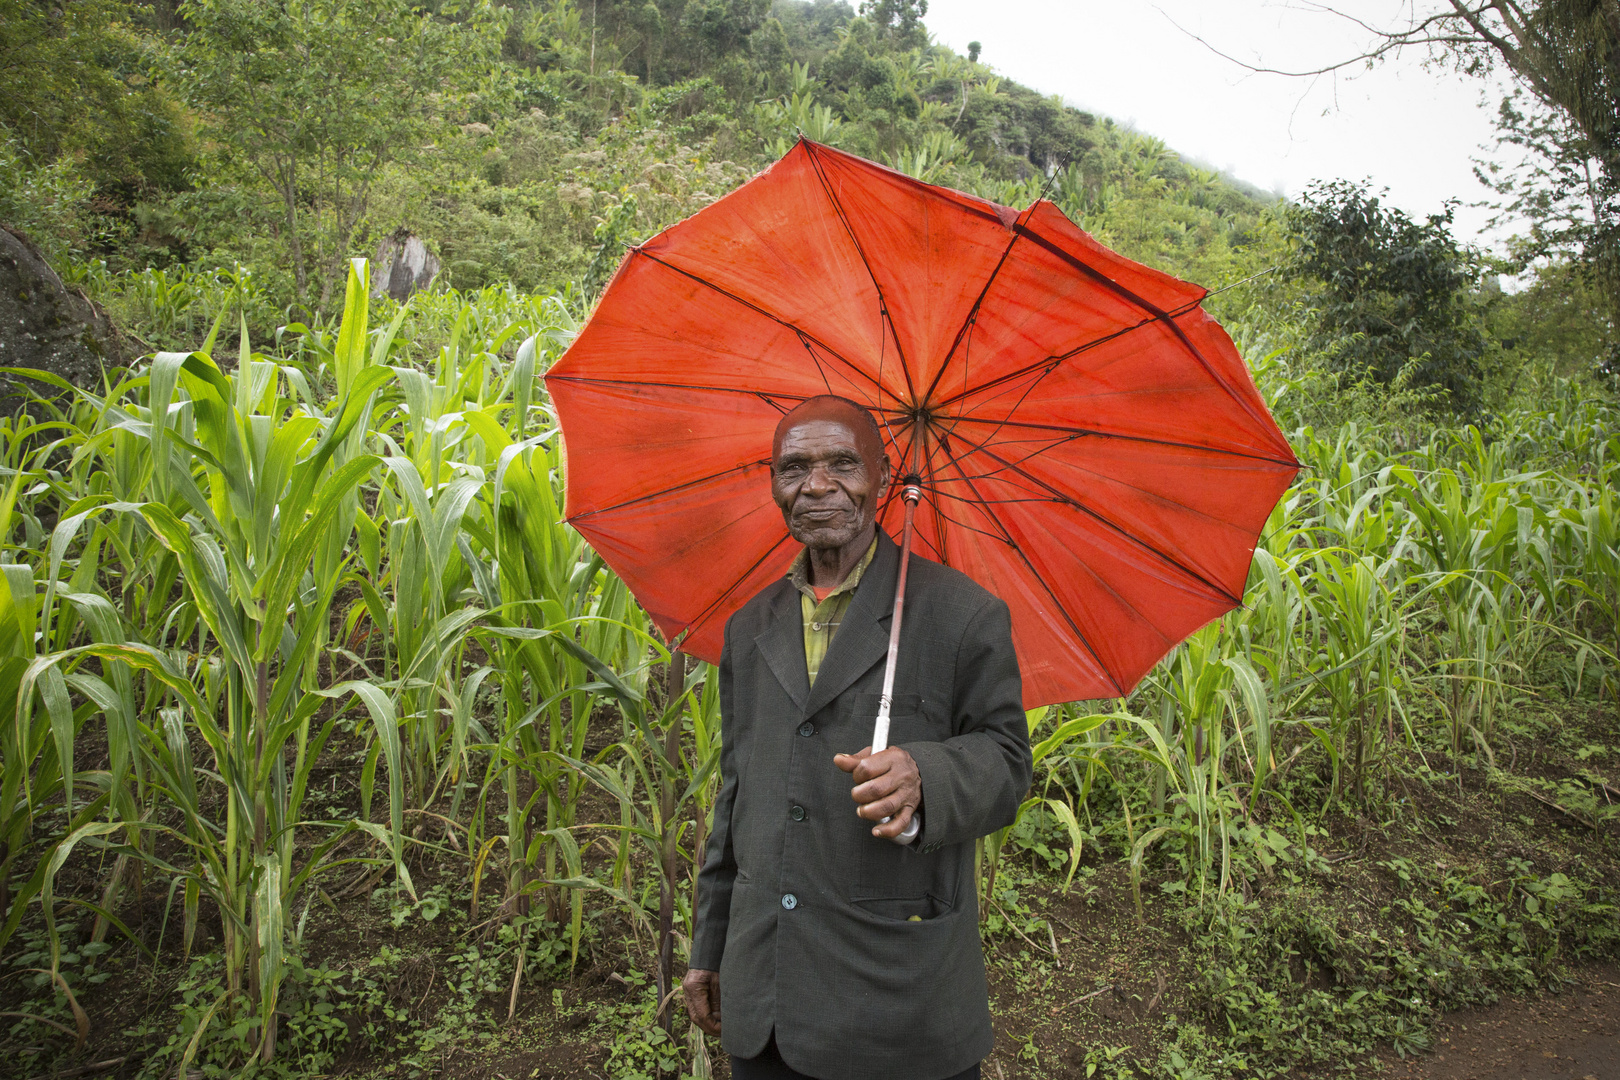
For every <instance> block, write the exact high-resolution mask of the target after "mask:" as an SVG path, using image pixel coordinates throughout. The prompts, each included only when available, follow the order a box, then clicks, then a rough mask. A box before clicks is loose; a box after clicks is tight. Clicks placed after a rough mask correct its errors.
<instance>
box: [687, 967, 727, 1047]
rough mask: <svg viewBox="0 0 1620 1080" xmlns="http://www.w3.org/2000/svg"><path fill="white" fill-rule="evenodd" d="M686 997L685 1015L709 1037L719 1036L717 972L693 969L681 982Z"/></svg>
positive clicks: (718, 978) (718, 982)
mask: <svg viewBox="0 0 1620 1080" xmlns="http://www.w3.org/2000/svg"><path fill="white" fill-rule="evenodd" d="M681 989H682V990H683V991H684V992H685V997H686V1015H687V1016H690V1017H691V1018H692V1023H694V1024H696V1025H697V1026H698V1027H699V1028H701V1029H702V1030H704V1031H706V1032H708V1033H709V1034H710V1035H719V1034H720V976H719V973H718V972H714V971H704V970H702V969H699V968H693V969H692V970H690V971H688V972H687V973H686V977H685V978H683V979H682V980H681Z"/></svg>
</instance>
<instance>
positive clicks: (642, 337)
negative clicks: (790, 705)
mask: <svg viewBox="0 0 1620 1080" xmlns="http://www.w3.org/2000/svg"><path fill="white" fill-rule="evenodd" d="M1205 295H1206V291H1205V290H1204V289H1202V288H1200V287H1198V286H1196V285H1190V284H1188V283H1186V282H1183V281H1179V280H1177V279H1175V278H1172V277H1169V276H1168V275H1165V274H1162V273H1159V272H1157V271H1155V270H1151V269H1149V268H1147V267H1145V266H1142V265H1140V264H1138V263H1134V262H1132V261H1130V260H1129V259H1125V258H1123V257H1121V256H1119V255H1117V254H1115V253H1114V252H1112V251H1109V250H1108V249H1107V248H1104V247H1103V246H1101V245H1100V244H1098V243H1097V242H1096V241H1094V240H1092V239H1091V237H1089V236H1087V235H1086V234H1085V233H1084V232H1082V231H1081V230H1080V229H1079V228H1078V227H1076V226H1075V225H1074V223H1073V222H1071V221H1069V219H1068V218H1067V217H1065V216H1064V215H1063V212H1062V211H1061V210H1059V209H1058V208H1057V207H1056V206H1055V205H1053V204H1052V203H1050V202H1047V201H1045V200H1041V201H1038V202H1036V203H1035V204H1034V205H1033V206H1031V207H1029V208H1028V209H1027V210H1024V211H1022V212H1020V211H1016V210H1013V209H1011V208H1009V207H1005V206H999V205H997V204H995V203H991V202H986V201H985V200H983V199H978V198H974V197H973V196H970V195H965V194H963V193H961V192H957V191H952V190H949V189H946V188H940V187H935V186H932V185H929V184H924V183H922V182H920V181H917V180H914V179H912V178H911V177H908V176H905V175H903V174H901V173H897V172H894V171H892V170H890V169H886V168H883V167H882V166H880V165H876V164H874V163H872V162H869V161H865V160H863V159H861V158H857V157H853V156H851V155H849V154H845V153H842V152H840V151H837V150H833V149H831V148H829V147H826V146H821V145H818V144H816V143H812V142H809V141H801V142H799V143H798V145H797V146H795V147H794V148H793V149H792V150H791V151H789V152H788V154H787V155H786V156H785V157H783V158H782V159H781V160H780V161H778V162H777V163H776V164H775V165H773V166H772V167H771V168H769V169H767V170H766V171H765V172H763V173H761V174H760V175H759V176H757V177H755V178H754V179H753V180H751V181H750V182H748V183H747V184H745V185H744V186H742V187H741V188H739V189H737V190H736V191H734V192H732V193H731V194H730V195H727V196H726V197H725V198H723V199H721V200H719V201H718V202H716V203H714V204H713V205H711V206H709V207H706V208H705V209H703V210H702V211H700V212H699V213H697V214H696V215H694V216H693V217H691V218H688V219H687V220H685V221H683V222H681V223H680V224H678V225H675V226H673V227H671V228H669V229H666V230H665V231H664V232H662V233H660V234H658V235H657V236H655V237H653V238H652V239H651V240H648V241H647V242H646V243H644V244H641V245H639V246H637V247H634V248H631V249H630V251H629V253H628V254H627V255H626V256H625V259H624V261H623V263H622V264H621V265H620V267H619V269H618V272H617V274H616V275H615V276H614V278H613V280H612V282H611V283H610V284H609V286H608V288H607V290H606V292H605V293H604V294H603V296H602V300H601V302H600V304H599V305H598V306H597V308H596V311H595V312H594V314H593V315H592V316H591V318H590V320H589V322H588V323H587V324H586V326H585V328H584V330H583V331H581V333H580V335H579V337H578V338H577V339H576V340H575V342H574V343H573V345H572V347H571V348H569V350H568V352H567V353H566V354H565V355H564V356H563V357H562V358H561V359H560V360H558V362H557V363H556V364H555V365H554V366H553V367H552V368H551V370H550V371H549V372H548V373H547V375H546V384H547V387H548V389H549V390H550V393H551V396H552V399H553V401H554V403H555V405H556V408H557V414H558V417H559V419H560V421H561V424H562V428H563V435H564V440H565V447H566V452H567V515H568V520H569V521H570V522H572V523H573V524H574V526H575V527H576V528H578V529H579V530H580V532H582V533H583V534H584V535H585V536H586V538H587V539H588V540H589V541H590V543H591V544H592V545H593V546H594V547H595V549H596V550H597V551H598V552H600V553H601V555H602V557H603V559H605V560H606V562H607V563H608V565H609V566H611V567H612V568H613V569H614V570H615V571H616V572H617V573H618V574H619V575H620V577H622V578H623V579H624V580H625V582H626V583H627V584H628V585H629V586H630V588H631V590H632V591H633V592H634V593H635V595H636V597H637V599H639V600H640V601H641V603H642V605H643V606H644V607H645V608H646V609H647V612H648V614H649V615H651V616H652V618H653V620H654V621H655V622H656V623H657V625H658V627H659V628H660V630H662V631H663V632H664V633H665V634H666V635H669V636H670V637H671V638H673V637H675V636H676V635H679V634H683V633H684V634H685V638H684V641H683V645H682V647H683V648H684V649H685V650H686V651H688V652H691V653H693V654H695V655H697V656H699V657H702V658H704V659H707V660H711V661H712V660H716V659H717V658H718V656H719V653H720V648H721V645H722V641H723V628H724V625H725V621H726V619H727V618H728V617H729V616H730V615H731V613H732V612H734V611H735V610H737V609H738V608H739V607H741V606H742V605H743V604H744V603H746V602H747V601H748V600H749V599H750V598H751V597H752V596H754V594H755V593H757V592H758V591H759V590H760V589H761V588H763V587H764V586H766V585H767V584H769V583H770V582H771V581H772V580H774V579H776V578H779V577H781V576H782V575H783V574H784V573H786V571H787V569H788V566H789V564H790V563H791V561H792V559H793V557H794V555H795V554H796V553H797V551H798V545H797V544H796V543H795V542H794V541H793V539H792V537H791V536H790V535H789V534H788V531H787V528H786V526H785V525H784V524H783V521H782V515H781V513H780V511H779V510H778V509H777V508H776V506H775V505H774V504H773V503H772V502H771V499H770V491H769V487H770V480H769V476H770V455H771V435H772V431H773V429H774V427H775V425H776V422H777V420H778V419H779V418H780V417H781V415H782V414H783V413H784V412H786V411H787V410H788V409H791V408H792V407H793V406H794V405H796V404H797V403H798V402H800V401H803V400H804V399H806V398H809V397H813V396H816V395H818V394H828V393H831V394H838V395H841V396H843V397H847V398H850V399H852V400H854V401H858V402H860V403H862V404H864V405H866V406H867V407H868V408H870V409H871V410H872V412H873V414H874V416H876V417H877V419H878V421H879V424H880V426H881V428H882V430H883V435H884V441H885V443H886V444H887V451H888V454H889V460H890V463H891V465H892V466H893V468H894V471H895V475H896V477H897V478H898V477H900V476H902V475H905V474H907V473H912V472H915V473H917V474H918V475H920V476H921V478H922V487H923V498H922V503H921V505H920V506H918V508H917V511H916V532H915V539H914V545H915V550H916V551H917V553H918V554H921V555H924V556H926V557H928V558H931V559H935V560H937V561H939V562H942V563H945V564H946V565H949V566H952V567H955V568H956V569H958V570H960V571H962V572H963V573H966V574H968V575H969V576H971V577H972V578H973V579H974V580H976V581H978V582H979V583H980V584H982V585H983V586H984V587H985V588H987V589H989V590H990V591H991V592H993V593H995V594H996V595H997V596H999V597H1000V598H1001V599H1002V600H1004V601H1006V603H1007V604H1008V606H1009V607H1010V608H1011V611H1012V629H1013V641H1014V644H1015V646H1016V648H1017V651H1018V657H1019V663H1020V666H1021V668H1022V671H1023V676H1024V698H1025V705H1026V707H1034V706H1036V705H1040V704H1049V703H1053V702H1058V701H1070V700H1076V699H1081V698H1096V697H1110V696H1114V695H1122V694H1125V693H1126V692H1128V691H1129V689H1130V688H1131V687H1132V686H1134V685H1135V684H1136V682H1137V681H1138V680H1139V679H1140V678H1141V677H1142V676H1143V675H1144V674H1146V672H1147V671H1148V670H1149V669H1150V668H1151V667H1152V666H1153V665H1154V664H1155V663H1156V662H1157V661H1158V660H1159V659H1160V658H1161V657H1162V656H1164V654H1165V653H1166V652H1168V651H1169V650H1170V649H1171V648H1173V647H1174V646H1175V645H1176V643H1177V642H1179V641H1180V640H1181V639H1182V638H1183V637H1185V636H1186V635H1187V634H1189V633H1191V632H1192V631H1193V630H1195V629H1197V628H1198V627H1199V626H1201V625H1203V624H1204V623H1206V622H1208V621H1210V620H1211V619H1214V618H1216V617H1218V616H1220V615H1221V614H1222V613H1224V612H1226V611H1228V610H1230V609H1232V608H1233V607H1235V606H1237V605H1238V604H1239V603H1240V601H1241V597H1242V594H1243V586H1244V581H1245V579H1246V577H1247V575H1248V570H1249V562H1250V559H1251V558H1252V556H1253V551H1254V544H1255V539H1256V537H1257V534H1258V532H1259V530H1260V527H1261V525H1262V524H1263V523H1264V522H1265V520H1266V517H1267V515H1268V514H1269V513H1270V511H1271V508H1272V507H1273V505H1275V503H1276V501H1277V499H1278V497H1279V496H1280V495H1281V494H1282V493H1283V491H1284V490H1285V489H1286V488H1287V486H1288V484H1289V482H1290V481H1291V480H1292V479H1293V476H1294V474H1295V472H1296V471H1297V470H1298V467H1299V466H1298V463H1297V462H1296V461H1295V458H1294V455H1293V452H1292V451H1291V450H1290V449H1289V446H1288V442H1287V440H1286V439H1284V438H1283V435H1282V433H1281V432H1280V431H1279V430H1278V429H1277V425H1276V424H1275V423H1274V422H1273V421H1272V419H1271V416H1270V414H1269V413H1268V412H1267V411H1266V407H1265V403H1264V401H1263V400H1262V399H1261V397H1260V395H1259V393H1258V392H1257V391H1256V390H1255V387H1254V383H1253V381H1252V380H1251V379H1250V378H1249V374H1248V371H1247V369H1246V368H1245V367H1244V365H1243V361H1242V359H1241V358H1240V357H1239V356H1238V354H1237V350H1236V349H1235V348H1233V346H1232V342H1231V339H1230V338H1228V337H1227V335H1226V333H1225V332H1224V331H1222V330H1221V328H1220V326H1219V325H1218V324H1217V323H1216V322H1215V321H1214V320H1213V319H1211V318H1210V317H1209V316H1208V315H1207V314H1205V312H1204V311H1203V310H1202V308H1201V307H1200V306H1199V304H1200V302H1201V301H1202V300H1203V298H1204V296H1205ZM901 518H902V507H901V505H900V501H899V485H898V484H895V485H893V486H891V488H890V496H889V500H888V502H887V503H886V505H884V506H883V507H882V508H881V511H880V514H879V519H878V520H879V521H880V523H882V524H883V526H884V527H885V528H886V529H887V530H888V531H889V532H891V533H892V534H895V535H898V533H899V523H900V521H901Z"/></svg>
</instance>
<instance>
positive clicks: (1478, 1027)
mask: <svg viewBox="0 0 1620 1080" xmlns="http://www.w3.org/2000/svg"><path fill="white" fill-rule="evenodd" d="M1435 1036H1436V1038H1435V1052H1434V1053H1433V1054H1430V1055H1428V1056H1426V1057H1421V1058H1417V1059H1414V1060H1412V1061H1408V1062H1406V1063H1404V1064H1402V1063H1400V1062H1399V1060H1398V1059H1397V1060H1396V1063H1395V1064H1394V1065H1393V1067H1392V1068H1391V1069H1390V1070H1389V1075H1390V1076H1392V1077H1397V1078H1411V1080H1519V1078H1521V1077H1522V1078H1525V1080H1542V1078H1546V1080H1620V968H1616V967H1613V966H1606V967H1597V968H1589V969H1587V970H1586V971H1584V972H1583V973H1582V974H1581V976H1580V981H1579V982H1578V983H1577V984H1575V985H1573V986H1571V987H1570V988H1569V989H1567V990H1566V991H1564V992H1563V993H1561V994H1557V995H1551V994H1549V995H1547V996H1545V997H1540V998H1515V999H1509V1000H1504V1001H1501V1002H1498V1003H1497V1004H1495V1005H1492V1006H1491V1007H1489V1008H1485V1009H1465V1010H1463V1011H1462V1012H1457V1013H1453V1014H1452V1015H1451V1016H1450V1017H1448V1018H1447V1019H1446V1021H1445V1022H1444V1023H1442V1024H1440V1025H1439V1026H1438V1027H1437V1029H1436V1031H1435Z"/></svg>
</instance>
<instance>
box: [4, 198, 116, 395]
mask: <svg viewBox="0 0 1620 1080" xmlns="http://www.w3.org/2000/svg"><path fill="white" fill-rule="evenodd" d="M123 352H124V350H123V349H122V348H120V347H119V341H118V337H117V335H116V333H115V332H114V331H113V328H112V324H111V323H110V322H109V321H108V319H107V316H106V313H104V312H103V311H102V310H101V309H100V308H98V307H97V306H96V305H95V304H93V303H91V302H90V300H89V299H88V298H86V297H85V296H84V295H82V294H81V293H78V292H75V291H73V290H71V289H69V288H68V287H67V286H65V285H63V284H62V279H61V278H60V277H58V276H57V274H56V271H55V270H52V269H51V267H50V264H48V263H47V262H46V261H45V258H44V256H42V255H41V254H40V253H39V249H38V248H36V247H35V246H34V245H33V243H32V242H30V241H29V239H28V238H27V237H26V236H24V235H23V234H22V233H20V232H17V231H15V230H13V229H10V228H8V227H6V226H0V367H7V368H36V369H39V370H41V371H48V372H50V373H51V374H53V375H56V376H59V377H60V378H62V379H65V380H66V381H67V382H69V383H71V384H72V385H74V386H82V387H84V388H86V389H92V388H95V387H99V386H100V385H101V379H102V371H103V370H104V369H105V368H106V367H107V366H108V365H116V364H119V363H122V362H123ZM20 381H21V380H19V379H18V377H16V376H13V375H9V374H0V415H9V414H10V413H12V412H13V411H15V410H16V408H17V406H18V405H20V404H21V403H22V402H23V401H24V400H25V396H24V395H23V394H22V393H21V391H20ZM29 385H31V386H32V388H33V389H35V390H37V391H39V392H42V393H46V394H51V393H53V391H52V389H51V388H50V387H49V386H48V385H47V384H45V383H42V382H37V381H36V382H32V383H30V384H29Z"/></svg>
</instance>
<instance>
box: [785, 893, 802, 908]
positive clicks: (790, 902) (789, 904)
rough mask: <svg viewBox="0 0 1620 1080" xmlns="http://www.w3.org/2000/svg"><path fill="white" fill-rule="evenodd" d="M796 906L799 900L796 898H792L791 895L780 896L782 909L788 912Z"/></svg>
mask: <svg viewBox="0 0 1620 1080" xmlns="http://www.w3.org/2000/svg"><path fill="white" fill-rule="evenodd" d="M798 906H799V898H798V897H797V896H794V895H793V894H792V893H783V894H782V907H783V908H785V909H787V910H788V911H792V910H793V909H794V908H796V907H798Z"/></svg>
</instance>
